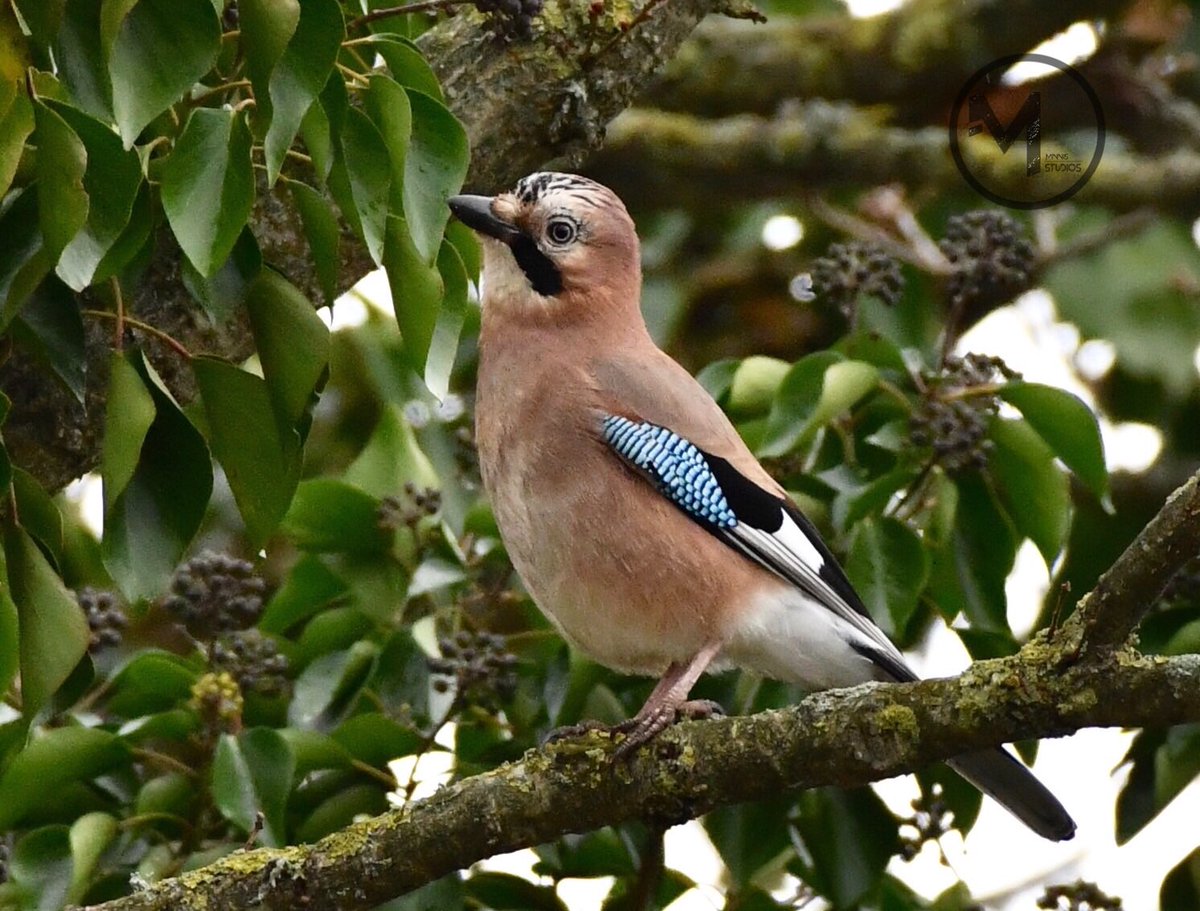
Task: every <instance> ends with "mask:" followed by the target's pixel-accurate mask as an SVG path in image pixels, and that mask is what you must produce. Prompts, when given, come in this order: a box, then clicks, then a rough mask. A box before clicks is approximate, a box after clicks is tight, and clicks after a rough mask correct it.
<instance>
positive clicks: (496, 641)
mask: <svg viewBox="0 0 1200 911" xmlns="http://www.w3.org/2000/svg"><path fill="white" fill-rule="evenodd" d="M438 650H439V651H440V652H441V657H438V658H429V659H427V663H428V665H429V671H430V673H432V674H434V675H435V678H434V681H433V688H434V689H435V690H436V691H437V692H439V693H445V692H449V690H450V689H451V688H452V687H453V689H454V691H455V694H456V697H457V698H458V699H459V700H461V701H462V702H464V703H466V704H471V705H480V706H483V707H485V708H495V707H496V706H497V704H498V703H500V702H507V701H508V700H509V699H511V698H512V697H513V694H514V693H515V692H516V688H517V673H516V667H517V656H516V655H514V654H512V653H511V652H510V651H508V648H507V645H506V643H505V639H504V637H503V636H498V635H496V634H494V633H486V632H482V633H473V632H470V631H467V630H462V631H460V632H459V633H457V634H456V635H455V636H454V638H450V637H448V636H443V637H442V638H440V639H439V640H438Z"/></svg>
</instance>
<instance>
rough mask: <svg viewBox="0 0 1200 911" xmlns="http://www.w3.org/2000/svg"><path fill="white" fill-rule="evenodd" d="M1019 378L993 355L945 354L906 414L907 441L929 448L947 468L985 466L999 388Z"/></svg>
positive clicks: (928, 374)
mask: <svg viewBox="0 0 1200 911" xmlns="http://www.w3.org/2000/svg"><path fill="white" fill-rule="evenodd" d="M1017 376H1018V374H1017V373H1015V372H1014V371H1012V370H1010V369H1009V368H1008V366H1007V365H1006V364H1005V363H1004V361H1002V360H1000V358H997V357H989V356H987V355H983V354H974V353H970V354H967V355H964V356H963V357H961V358H959V357H953V356H951V357H948V358H946V362H945V364H943V366H942V369H941V370H940V371H937V372H933V373H925V374H924V375H923V379H924V384H925V393H924V395H923V396H922V398H921V401H920V404H919V405H918V406H917V408H916V410H915V411H914V412H913V414H912V417H910V418H909V440H910V441H911V442H912V444H913V445H914V446H917V447H919V448H922V449H925V448H927V449H929V451H930V453H931V455H932V457H933V461H934V462H936V463H937V464H939V465H941V466H942V467H943V468H944V469H945V470H946V471H948V472H951V473H953V472H957V471H962V470H965V469H969V468H983V467H984V466H985V465H986V464H987V458H988V454H989V452H990V450H991V448H992V441H991V440H989V439H987V432H988V426H989V424H990V423H991V419H992V418H993V417H994V416H995V414H996V413H997V412H998V411H999V410H1000V399H999V396H998V395H997V387H998V386H999V385H1001V384H1002V383H1004V382H1005V381H1007V380H1011V379H1015V378H1016V377H1017Z"/></svg>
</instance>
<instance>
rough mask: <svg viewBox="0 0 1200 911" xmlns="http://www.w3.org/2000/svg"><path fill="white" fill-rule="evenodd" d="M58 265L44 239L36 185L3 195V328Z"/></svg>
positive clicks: (0, 276)
mask: <svg viewBox="0 0 1200 911" xmlns="http://www.w3.org/2000/svg"><path fill="white" fill-rule="evenodd" d="M52 268H54V256H53V255H52V254H51V251H50V250H48V249H47V248H46V246H45V245H44V244H43V241H42V231H41V227H40V222H39V219H38V193H37V188H36V187H30V188H28V189H24V190H16V191H14V192H12V193H10V194H9V195H8V196H7V197H5V198H3V199H0V332H3V331H4V330H6V329H7V328H8V326H9V324H10V323H11V322H12V320H13V317H15V316H16V315H17V313H18V312H19V311H20V309H21V305H22V304H24V303H25V301H26V299H27V298H28V297H29V295H30V294H32V293H33V290H34V288H36V287H37V286H38V285H39V284H41V281H42V279H43V278H45V277H46V275H47V274H48V273H49V272H50V270H51V269H52Z"/></svg>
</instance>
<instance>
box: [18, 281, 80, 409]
mask: <svg viewBox="0 0 1200 911" xmlns="http://www.w3.org/2000/svg"><path fill="white" fill-rule="evenodd" d="M12 333H13V339H14V340H15V341H16V342H17V344H19V345H20V346H21V348H23V349H24V350H25V351H26V352H28V353H29V354H30V355H31V356H32V357H33V359H34V360H35V361H37V363H38V364H40V365H41V366H42V367H44V368H45V369H46V370H48V371H49V372H50V373H51V374H53V376H54V377H55V378H56V379H58V380H59V382H61V383H62V384H63V386H64V387H65V388H66V389H67V391H68V392H70V393H71V395H73V396H74V397H75V400H76V401H77V402H79V403H80V404H81V405H82V404H83V390H84V379H85V376H84V370H85V369H86V367H87V362H86V358H85V356H84V346H83V317H82V316H81V314H80V312H79V304H78V303H76V301H75V298H74V297H72V295H71V292H70V289H68V288H67V286H66V285H64V284H63V283H62V282H60V281H58V280H57V279H55V278H49V279H47V280H46V281H44V282H42V283H41V284H40V285H38V287H37V290H36V291H34V293H33V295H32V296H31V297H30V298H29V300H28V301H27V302H26V304H25V306H24V307H22V308H21V313H20V315H19V316H17V318H16V319H15V320H13V324H12Z"/></svg>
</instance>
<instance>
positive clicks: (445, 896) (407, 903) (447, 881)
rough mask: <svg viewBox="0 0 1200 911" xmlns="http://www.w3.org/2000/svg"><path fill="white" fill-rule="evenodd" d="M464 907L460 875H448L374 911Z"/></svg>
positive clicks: (445, 910) (441, 910) (453, 910)
mask: <svg viewBox="0 0 1200 911" xmlns="http://www.w3.org/2000/svg"><path fill="white" fill-rule="evenodd" d="M465 907H466V904H465V903H464V901H463V884H462V879H461V878H460V874H458V873H450V874H448V875H446V876H443V877H442V878H441V879H439V880H436V881H434V882H431V883H426V884H425V885H423V886H422V887H421V888H419V889H416V890H414V891H412V892H409V893H408V894H407V895H402V896H401V897H400V898H394V899H392V900H391V901H390V902H387V903H386V904H382V905H380V906H379V907H377V908H375V909H374V911H463V909H464V908H465Z"/></svg>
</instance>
